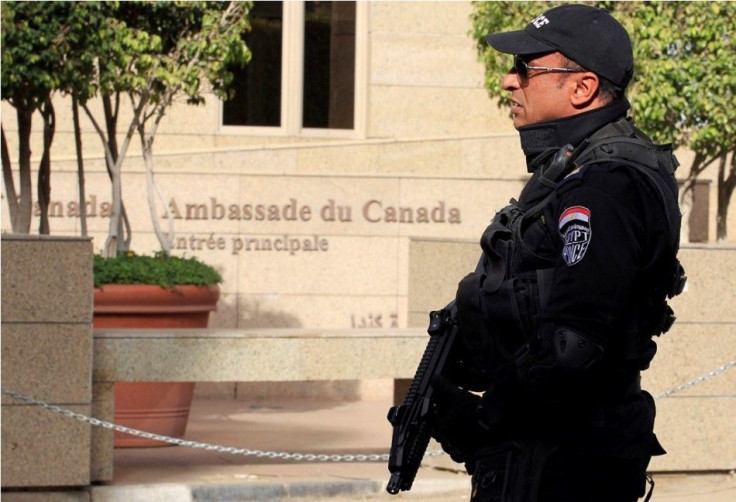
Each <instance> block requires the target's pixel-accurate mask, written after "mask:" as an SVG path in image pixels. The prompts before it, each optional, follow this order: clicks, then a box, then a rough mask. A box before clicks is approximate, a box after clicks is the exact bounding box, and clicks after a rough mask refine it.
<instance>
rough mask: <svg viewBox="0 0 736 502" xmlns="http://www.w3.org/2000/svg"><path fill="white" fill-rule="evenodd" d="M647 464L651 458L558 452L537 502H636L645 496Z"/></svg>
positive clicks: (549, 467) (548, 469) (542, 484)
mask: <svg viewBox="0 0 736 502" xmlns="http://www.w3.org/2000/svg"><path fill="white" fill-rule="evenodd" d="M648 464H649V459H648V458H647V459H636V460H632V459H623V458H615V457H614V458H606V457H596V456H593V455H581V454H578V453H575V452H570V451H566V450H564V449H561V450H558V451H557V452H555V453H554V454H553V455H552V457H550V459H549V461H548V464H547V466H546V468H545V469H544V470H543V472H542V478H541V480H540V483H539V501H538V502H562V501H565V502H636V501H637V500H639V498H640V497H641V496H643V495H644V492H645V488H646V469H647V465H648Z"/></svg>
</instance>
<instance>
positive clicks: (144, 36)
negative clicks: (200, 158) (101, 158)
mask: <svg viewBox="0 0 736 502" xmlns="http://www.w3.org/2000/svg"><path fill="white" fill-rule="evenodd" d="M106 6H107V8H108V9H109V10H108V12H107V16H109V17H110V18H111V19H112V20H113V21H111V22H109V23H107V26H108V28H109V29H110V31H109V32H107V33H103V34H102V36H101V37H100V40H99V43H98V45H97V46H96V48H95V49H96V54H97V65H98V67H97V72H98V75H97V86H98V87H97V89H96V90H97V91H98V92H99V95H100V96H101V98H102V100H103V110H104V117H103V120H99V119H98V118H97V117H95V116H94V114H93V113H92V111H91V109H90V107H89V106H88V96H82V99H81V100H80V105H81V106H82V108H83V109H84V111H85V113H86V115H87V117H88V118H89V119H90V121H91V122H92V124H93V126H94V128H95V131H96V132H97V134H98V136H99V138H100V140H101V142H102V145H103V147H104V149H105V157H106V161H107V166H108V171H109V173H110V176H111V180H112V201H113V202H112V205H113V210H112V213H113V216H112V218H111V219H110V226H109V230H108V238H107V241H106V243H105V249H104V253H105V254H106V255H107V256H113V255H115V254H117V253H119V252H122V251H126V250H127V249H128V247H129V245H130V230H129V229H128V230H127V231H125V230H124V226H123V223H122V222H123V221H124V220H123V215H124V206H123V198H122V185H121V170H122V166H123V163H124V160H125V155H126V153H127V150H128V147H129V146H130V142H131V141H132V139H133V137H134V135H135V134H136V133H137V134H138V137H139V140H140V142H141V148H142V150H143V158H144V163H145V166H146V178H147V186H148V202H149V208H150V211H151V218H152V222H153V225H154V230H155V232H156V236H157V237H158V239H159V242H160V244H161V247H162V249H163V251H164V252H166V253H168V252H169V251H170V248H171V242H172V240H173V238H174V235H173V228H172V227H171V225H172V224H173V218H171V217H169V218H168V221H169V225H170V226H169V232H168V234H167V233H164V232H163V231H162V229H161V228H160V224H159V221H158V216H157V214H156V209H155V197H154V195H155V192H156V186H155V182H154V177H153V143H154V139H155V135H156V132H157V130H158V126H159V124H160V121H161V119H162V118H163V117H164V116H165V114H166V112H167V111H168V109H169V107H170V106H171V105H172V103H173V102H174V99H175V98H176V97H177V96H179V95H182V96H184V97H185V98H186V100H187V102H188V103H190V104H200V103H203V102H204V93H205V92H206V91H212V92H214V93H215V94H216V95H218V96H219V97H225V96H226V95H227V92H228V91H227V89H228V85H229V83H230V81H231V80H232V73H231V72H230V71H229V70H228V65H229V64H244V63H245V62H247V61H248V59H249V57H250V52H249V51H248V48H247V47H246V45H245V43H244V42H243V39H242V36H241V34H242V33H243V32H244V31H245V30H246V29H248V28H249V25H248V20H247V14H248V11H249V9H250V3H248V2H121V3H115V4H106ZM122 101H127V102H128V103H129V105H130V108H131V112H132V113H131V120H130V123H129V124H128V125H127V127H126V128H125V133H124V135H123V136H122V142H119V141H118V133H117V126H118V123H117V122H118V117H119V115H118V113H119V109H120V106H121V103H122ZM102 124H104V128H103V126H102ZM165 207H166V206H165ZM167 210H168V209H167Z"/></svg>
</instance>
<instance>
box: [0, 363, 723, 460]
mask: <svg viewBox="0 0 736 502" xmlns="http://www.w3.org/2000/svg"><path fill="white" fill-rule="evenodd" d="M734 366H736V360H734V361H730V362H728V363H726V364H724V365H722V366H720V367H718V368H716V369H714V370H712V371H709V372H708V373H705V374H704V375H701V376H699V377H697V378H694V379H693V380H690V381H688V382H685V383H684V384H682V385H678V386H677V387H673V388H672V389H670V390H668V391H665V392H662V393H661V394H657V395H656V396H654V399H663V398H666V397H670V396H672V395H673V394H677V393H680V392H682V391H685V390H687V389H689V388H691V387H695V386H696V385H700V384H702V383H704V382H707V381H708V380H710V379H712V378H714V377H716V376H718V375H720V374H721V373H724V372H725V371H727V370H729V369H731V368H733V367H734ZM2 393H3V394H4V395H6V396H10V397H12V398H13V399H16V400H18V401H22V402H24V403H26V404H30V405H33V406H40V407H41V408H44V409H46V410H49V411H51V412H54V413H59V414H61V415H64V416H66V417H69V418H73V419H75V420H79V421H80V422H85V423H88V424H90V425H93V426H95V427H102V428H103V429H111V430H114V431H116V432H121V433H124V434H130V435H132V436H137V437H141V438H145V439H153V440H156V441H161V442H164V443H168V444H171V445H176V446H186V447H188V448H197V449H201V450H206V451H213V452H217V453H229V454H232V455H244V456H249V457H257V458H268V459H281V460H294V461H302V462H381V461H387V460H388V459H389V454H388V453H375V454H355V455H352V454H342V455H337V454H333V455H327V454H324V453H287V452H276V451H263V450H252V449H250V448H236V447H234V446H223V445H218V444H211V443H200V442H197V441H189V440H185V439H179V438H173V437H169V436H162V435H160V434H154V433H152V432H146V431H141V430H138V429H133V428H131V427H125V426H123V425H116V424H114V423H111V422H106V421H104V420H100V419H98V418H94V417H88V416H86V415H83V414H81V413H75V412H73V411H71V410H68V409H66V408H62V407H61V406H57V405H55V404H49V403H46V402H44V401H40V400H38V399H34V398H32V397H29V396H26V395H25V394H21V393H20V392H15V391H12V390H10V389H7V388H5V387H2ZM443 453H444V452H442V451H441V450H437V451H430V452H427V453H426V454H425V455H426V456H437V455H442V454H443Z"/></svg>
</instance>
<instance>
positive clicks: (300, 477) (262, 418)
mask: <svg viewBox="0 0 736 502" xmlns="http://www.w3.org/2000/svg"><path fill="white" fill-rule="evenodd" d="M388 407H389V403H388V402H381V401H361V402H350V403H342V402H322V401H307V400H299V401H273V402H267V403H250V402H242V401H220V400H212V401H210V400H198V401H195V403H194V405H193V409H192V416H191V418H190V423H189V428H188V430H187V437H186V439H189V440H194V441H201V442H206V443H214V444H220V445H225V446H235V447H241V448H249V449H258V450H263V451H275V452H289V453H294V452H299V453H326V454H328V455H346V454H353V455H354V454H372V453H376V454H378V453H385V452H387V451H388V448H389V446H390V437H391V429H390V425H389V424H388V422H387V421H386V411H387V409H388ZM432 448H433V446H430V449H432ZM387 480H388V470H387V468H386V463H385V462H384V461H380V462H360V463H356V462H294V461H285V460H273V459H264V458H255V457H246V456H234V455H230V454H225V453H216V452H212V451H205V450H195V449H190V448H183V447H176V446H173V447H163V448H134V449H117V450H116V451H115V479H114V483H113V484H111V485H108V486H101V487H95V488H94V489H93V493H92V495H93V496H92V499H93V501H94V502H118V501H120V502H122V501H125V502H137V501H140V502H157V501H162V502H163V501H166V502H179V501H181V502H189V501H203V502H204V501H207V502H210V501H240V500H252V501H258V500H290V501H294V500H329V501H330V502H345V501H355V500H375V501H389V500H393V501H411V500H417V501H418V500H421V501H423V502H439V501H454V500H457V501H461V500H467V497H468V481H469V480H468V477H467V476H466V475H465V474H464V473H459V472H457V470H456V467H455V465H454V464H453V463H452V462H451V461H450V460H449V458H448V457H447V456H446V455H442V456H439V457H433V458H431V459H429V460H428V461H427V465H425V466H423V467H422V469H420V471H419V474H418V476H417V479H416V481H415V484H414V487H413V488H412V490H411V491H410V492H402V493H401V494H399V495H396V496H392V495H389V494H388V493H386V492H385V483H386V481H387ZM655 482H656V483H657V488H656V490H655V495H654V497H653V498H652V501H653V502H696V501H697V502H705V501H707V502H726V501H728V502H733V501H736V477H735V476H734V475H733V474H717V475H713V474H711V475H662V474H656V473H655Z"/></svg>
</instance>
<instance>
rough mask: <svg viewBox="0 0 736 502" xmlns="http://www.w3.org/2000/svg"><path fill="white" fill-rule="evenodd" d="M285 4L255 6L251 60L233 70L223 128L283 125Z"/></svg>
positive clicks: (248, 37)
mask: <svg viewBox="0 0 736 502" xmlns="http://www.w3.org/2000/svg"><path fill="white" fill-rule="evenodd" d="M282 4H283V2H254V4H253V9H252V10H251V11H250V22H251V30H250V31H249V32H247V33H246V34H245V37H244V38H245V43H246V45H247V46H248V48H249V49H250V51H251V54H252V58H251V60H250V62H249V63H248V64H247V65H245V66H244V67H234V68H233V84H234V90H235V95H234V96H233V98H231V99H229V100H228V101H226V102H225V103H224V106H223V109H222V123H223V124H224V125H250V126H275V127H278V126H279V125H281V97H280V94H281V53H282V47H283V38H284V36H283V24H284V23H283V15H282Z"/></svg>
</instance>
